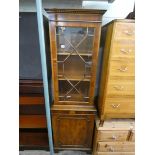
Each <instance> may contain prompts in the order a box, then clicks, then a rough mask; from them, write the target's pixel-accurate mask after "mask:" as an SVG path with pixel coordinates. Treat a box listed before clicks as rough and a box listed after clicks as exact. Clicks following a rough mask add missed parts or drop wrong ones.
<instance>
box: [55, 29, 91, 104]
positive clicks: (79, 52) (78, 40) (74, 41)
mask: <svg viewBox="0 0 155 155" xmlns="http://www.w3.org/2000/svg"><path fill="white" fill-rule="evenodd" d="M56 33H57V54H58V56H57V60H58V80H59V100H60V101H83V102H89V95H88V94H89V87H90V78H91V67H92V52H93V39H94V28H88V27H81V28H79V27H57V29H56Z"/></svg>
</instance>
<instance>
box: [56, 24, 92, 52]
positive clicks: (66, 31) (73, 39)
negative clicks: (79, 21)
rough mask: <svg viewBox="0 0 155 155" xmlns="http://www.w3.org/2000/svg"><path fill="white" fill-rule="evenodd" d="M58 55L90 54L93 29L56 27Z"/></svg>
mask: <svg viewBox="0 0 155 155" xmlns="http://www.w3.org/2000/svg"><path fill="white" fill-rule="evenodd" d="M56 32H57V48H58V49H57V50H58V53H62V52H65V53H67V52H72V51H74V50H75V49H76V50H78V52H79V53H90V54H92V50H93V39H94V28H85V27H84V28H83V27H81V28H75V27H57V30H56Z"/></svg>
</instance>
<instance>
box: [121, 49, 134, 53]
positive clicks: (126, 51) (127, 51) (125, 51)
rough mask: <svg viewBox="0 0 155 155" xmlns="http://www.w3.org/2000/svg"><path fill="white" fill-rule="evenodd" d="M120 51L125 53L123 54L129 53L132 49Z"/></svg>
mask: <svg viewBox="0 0 155 155" xmlns="http://www.w3.org/2000/svg"><path fill="white" fill-rule="evenodd" d="M120 51H121V52H122V53H123V54H129V53H130V52H131V49H129V50H125V49H123V48H122V49H120Z"/></svg>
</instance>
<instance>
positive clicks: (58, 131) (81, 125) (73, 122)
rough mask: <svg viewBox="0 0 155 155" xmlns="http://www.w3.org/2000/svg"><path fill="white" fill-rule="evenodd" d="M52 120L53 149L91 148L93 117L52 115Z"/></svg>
mask: <svg viewBox="0 0 155 155" xmlns="http://www.w3.org/2000/svg"><path fill="white" fill-rule="evenodd" d="M73 113H74V112H73ZM52 120H53V121H52V123H53V132H54V145H55V147H61V148H69V147H70V148H91V145H92V135H93V128H94V115H84V114H81V115H74V114H73V115H72V114H53V117H52Z"/></svg>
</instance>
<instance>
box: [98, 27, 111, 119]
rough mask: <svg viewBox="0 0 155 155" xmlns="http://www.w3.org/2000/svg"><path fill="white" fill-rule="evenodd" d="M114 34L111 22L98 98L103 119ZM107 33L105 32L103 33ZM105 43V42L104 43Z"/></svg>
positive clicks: (100, 114)
mask: <svg viewBox="0 0 155 155" xmlns="http://www.w3.org/2000/svg"><path fill="white" fill-rule="evenodd" d="M112 34H113V24H110V25H109V26H108V28H107V34H106V41H105V47H104V54H103V63H102V71H101V72H102V74H101V81H100V88H99V100H98V111H99V116H100V118H101V119H103V118H102V115H103V112H104V98H105V95H106V87H107V86H106V84H107V77H108V66H109V64H108V61H109V55H110V47H111V39H112ZM102 35H105V34H102ZM103 44H104V43H103Z"/></svg>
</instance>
